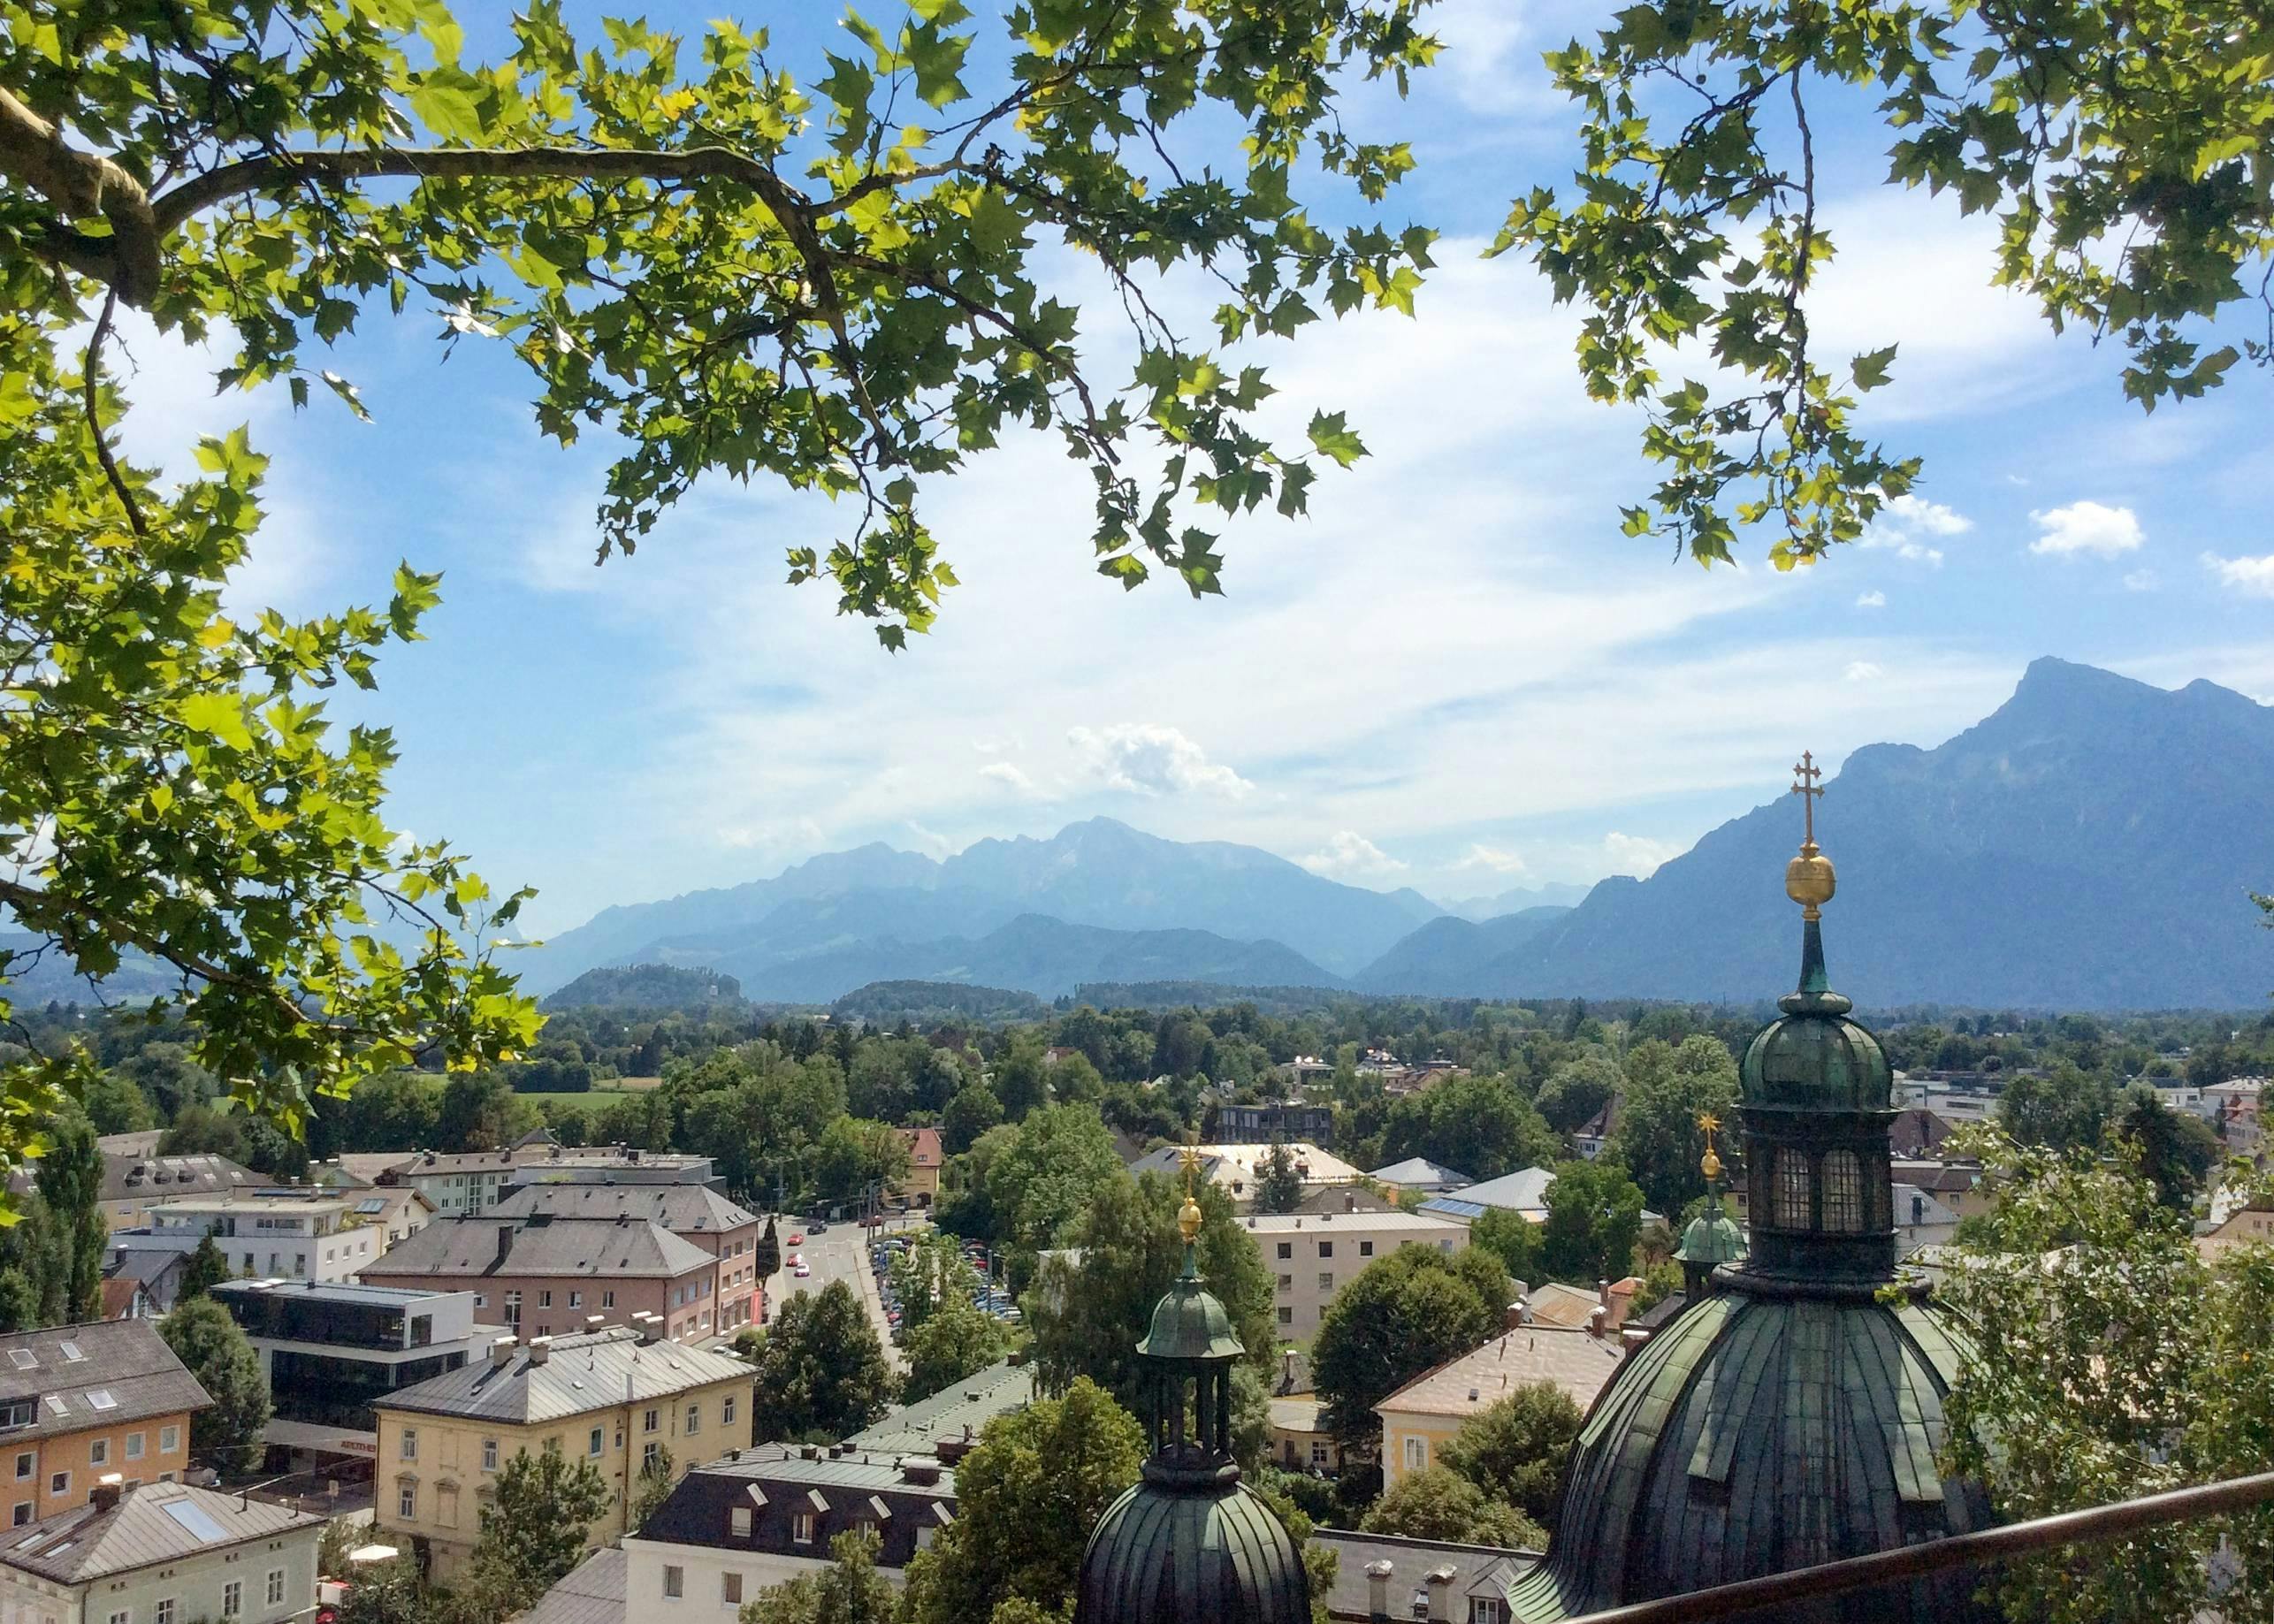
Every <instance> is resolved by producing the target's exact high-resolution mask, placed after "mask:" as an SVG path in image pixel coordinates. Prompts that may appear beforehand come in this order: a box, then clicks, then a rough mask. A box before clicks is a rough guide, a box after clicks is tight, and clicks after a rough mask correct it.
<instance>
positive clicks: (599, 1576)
mask: <svg viewBox="0 0 2274 1624" xmlns="http://www.w3.org/2000/svg"><path fill="white" fill-rule="evenodd" d="M624 1594H625V1584H624V1553H623V1550H622V1547H621V1546H617V1547H613V1548H611V1549H608V1550H604V1551H595V1552H592V1554H591V1555H590V1556H588V1557H586V1558H585V1559H584V1560H583V1561H581V1562H579V1563H578V1564H577V1565H576V1567H574V1568H572V1569H571V1570H570V1571H569V1574H568V1577H567V1578H565V1579H563V1580H561V1582H560V1583H558V1584H556V1585H554V1586H553V1588H552V1589H551V1590H547V1591H546V1593H545V1594H544V1596H543V1597H541V1598H540V1599H539V1600H538V1604H537V1605H536V1606H534V1607H532V1608H530V1610H529V1611H528V1612H527V1613H523V1614H522V1620H521V1624H624Z"/></svg>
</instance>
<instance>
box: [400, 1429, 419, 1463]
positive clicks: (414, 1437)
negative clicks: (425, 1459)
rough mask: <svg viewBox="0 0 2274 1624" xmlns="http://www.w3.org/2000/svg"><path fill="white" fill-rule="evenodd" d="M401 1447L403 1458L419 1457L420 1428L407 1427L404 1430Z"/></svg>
mask: <svg viewBox="0 0 2274 1624" xmlns="http://www.w3.org/2000/svg"><path fill="white" fill-rule="evenodd" d="M400 1447H401V1459H403V1460H417V1459H418V1429H417V1428H416V1427H405V1428H404V1429H403V1430H402V1441H401V1445H400Z"/></svg>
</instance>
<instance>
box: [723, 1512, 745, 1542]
mask: <svg viewBox="0 0 2274 1624" xmlns="http://www.w3.org/2000/svg"><path fill="white" fill-rule="evenodd" d="M727 1532H728V1533H729V1534H730V1535H732V1536H734V1537H735V1538H736V1539H748V1538H749V1537H750V1507H749V1506H735V1507H734V1508H733V1509H732V1510H730V1511H729V1512H728V1513H727Z"/></svg>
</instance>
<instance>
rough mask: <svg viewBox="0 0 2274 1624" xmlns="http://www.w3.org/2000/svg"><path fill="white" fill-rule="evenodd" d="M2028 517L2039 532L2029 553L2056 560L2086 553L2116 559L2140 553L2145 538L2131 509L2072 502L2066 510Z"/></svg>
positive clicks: (2037, 513)
mask: <svg viewBox="0 0 2274 1624" xmlns="http://www.w3.org/2000/svg"><path fill="white" fill-rule="evenodd" d="M2029 516H2030V518H2031V519H2032V520H2033V521H2034V522H2035V523H2036V525H2037V530H2038V537H2037V539H2036V540H2034V541H2033V542H2031V543H2030V544H2029V550H2030V551H2031V552H2032V553H2049V554H2051V555H2052V556H2054V557H2056V558H2075V557H2077V556H2078V555H2079V553H2095V554H2096V555H2098V556H2099V557H2102V558H2114V557H2116V556H2117V554H2118V553H2136V552H2138V551H2139V549H2140V543H2141V542H2142V541H2144V540H2145V539H2146V538H2145V537H2144V536H2142V535H2141V533H2140V520H2139V518H2138V516H2137V515H2134V514H2133V511H2132V509H2131V508H2129V507H2102V505H2101V504H2100V503H2098V502H2071V503H2070V504H2069V505H2068V506H2067V507H2055V508H2050V509H2048V510H2045V511H2042V512H2033V513H2032V514H2031V515H2029Z"/></svg>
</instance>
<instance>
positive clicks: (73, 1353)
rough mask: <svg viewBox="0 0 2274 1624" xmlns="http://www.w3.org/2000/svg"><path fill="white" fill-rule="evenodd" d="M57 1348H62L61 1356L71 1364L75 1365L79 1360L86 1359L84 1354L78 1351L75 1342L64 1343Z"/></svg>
mask: <svg viewBox="0 0 2274 1624" xmlns="http://www.w3.org/2000/svg"><path fill="white" fill-rule="evenodd" d="M59 1346H61V1347H62V1348H63V1356H64V1357H65V1359H68V1360H69V1361H71V1362H72V1363H73V1364H77V1363H78V1362H79V1361H80V1360H82V1359H85V1358H86V1357H87V1355H86V1354H84V1353H80V1351H79V1344H78V1343H76V1342H65V1343H62V1344H60V1345H59Z"/></svg>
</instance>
